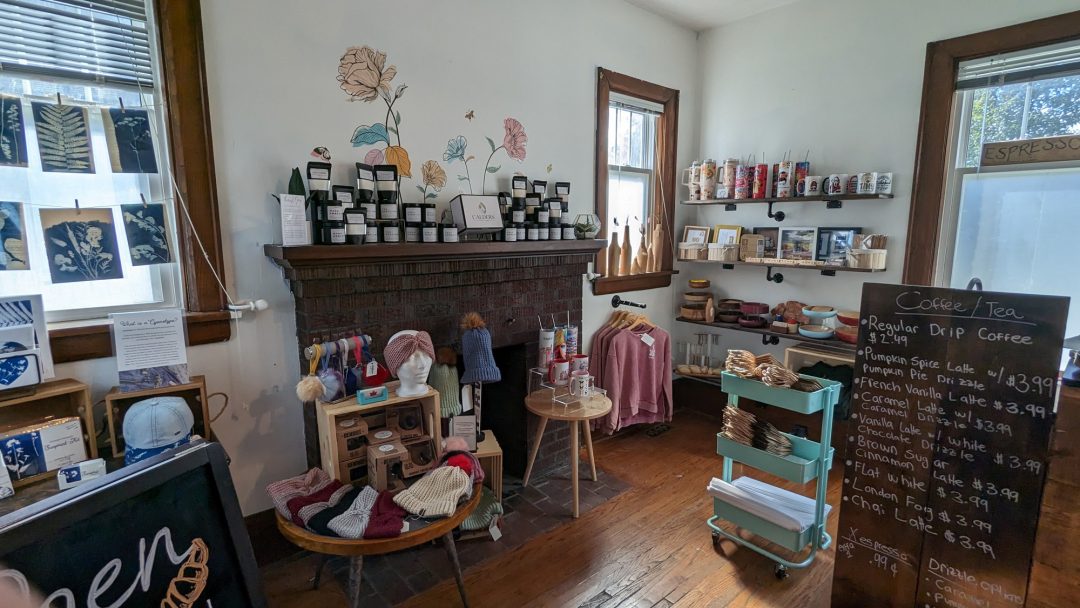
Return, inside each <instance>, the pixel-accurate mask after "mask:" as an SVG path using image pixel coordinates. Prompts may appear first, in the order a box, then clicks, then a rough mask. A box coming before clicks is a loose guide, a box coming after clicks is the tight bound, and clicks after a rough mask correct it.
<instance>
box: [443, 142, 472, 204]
mask: <svg viewBox="0 0 1080 608" xmlns="http://www.w3.org/2000/svg"><path fill="white" fill-rule="evenodd" d="M468 146H469V141H468V140H467V139H465V136H464V135H458V136H457V137H453V138H451V139H450V141H448V142H446V151H445V152H443V156H442V158H443V160H444V161H446V162H448V163H452V162H454V161H456V160H460V161H461V163H462V164H463V165H465V175H458V181H459V182H466V183H468V184H469V194H472V191H473V189H472V176H471V175H470V174H469V161H470V160H473V159H475V158H476V157H475V156H473V155H471V154H470V155H469V156H465V149H466V148H467V147H468Z"/></svg>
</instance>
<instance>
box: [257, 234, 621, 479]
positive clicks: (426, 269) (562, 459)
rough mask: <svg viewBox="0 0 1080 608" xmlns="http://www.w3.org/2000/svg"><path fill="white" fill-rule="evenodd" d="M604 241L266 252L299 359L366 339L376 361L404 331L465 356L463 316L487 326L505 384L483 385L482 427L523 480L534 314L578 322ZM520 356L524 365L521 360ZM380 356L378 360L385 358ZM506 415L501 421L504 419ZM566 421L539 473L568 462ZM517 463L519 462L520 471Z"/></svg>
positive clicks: (312, 456)
mask: <svg viewBox="0 0 1080 608" xmlns="http://www.w3.org/2000/svg"><path fill="white" fill-rule="evenodd" d="M601 246H602V241H593V240H589V241H565V242H560V241H544V242H527V243H497V242H496V243H455V244H422V245H421V244H411V243H403V244H382V245H347V246H306V247H288V248H285V247H281V246H278V245H267V246H266V247H265V252H266V254H267V256H269V257H270V258H272V259H273V260H274V261H275V262H276V263H277V264H278V265H280V266H281V267H282V269H283V272H284V275H285V278H286V279H288V281H289V284H290V287H291V289H292V293H293V296H294V302H295V306H296V333H297V342H298V344H297V356H298V357H299V358H300V362H301V366H300V369H306V368H307V362H306V360H305V359H304V358H303V348H304V347H306V346H308V345H310V344H311V343H313V342H321V341H327V340H335V339H338V338H342V337H347V336H352V335H356V334H357V333H358V332H362V333H366V334H368V335H370V336H371V338H372V348H373V351H374V352H375V355H376V356H377V357H380V354H381V351H382V348H383V347H384V346H385V345H386V341H387V339H389V338H390V336H392V335H393V334H394V333H396V332H398V331H400V330H402V329H421V330H425V331H427V332H428V333H429V334H431V338H432V341H433V342H434V344H435V346H436V348H438V347H440V346H455V347H456V349H457V350H459V352H460V348H457V347H458V346H459V341H460V329H459V328H458V323H459V320H460V319H461V316H462V315H463V314H464V313H466V312H470V311H476V312H479V313H480V314H481V315H482V316H483V317H484V319H485V320H486V321H487V326H488V329H489V330H490V332H491V338H492V346H493V347H494V349H495V353H496V357H497V360H498V361H499V362H500V365H501V366H503V367H505V369H504V373H503V381H502V382H501V383H498V384H493V385H486V386H485V388H484V391H485V393H484V408H483V412H482V415H483V420H484V427H485V428H498V429H499V430H498V432H497V433H496V436H497V437H498V439H499V441H500V443H501V444H502V445H503V450H504V453H505V459H506V462H505V464H506V472H507V473H508V474H510V475H516V476H520V475H521V474H522V472H523V470H524V457H525V454H527V450H528V449H529V448H531V446H532V442H533V440H534V437H533V435H534V433H535V428H536V424H537V421H536V419H535V417H534V416H532V415H531V414H530V415H528V416H527V417H526V416H525V415H524V411H525V405H524V402H523V400H522V399H521V398H522V397H523V396H524V394H525V392H526V390H527V388H526V385H527V377H526V376H527V374H525V373H522V372H523V370H527V369H528V368H529V367H531V366H533V365H535V358H536V350H537V349H536V340H537V329H538V328H537V315H542V316H543V318H544V319H545V323H546V324H549V325H550V323H551V321H550V318H549V317H548V315H551V314H555V315H556V317H557V318H559V319H565V318H566V314H567V312H569V315H570V319H571V321H572V322H574V323H575V324H578V325H579V326H580V323H581V304H582V298H581V275H582V274H584V273H585V272H586V270H587V267H588V263H589V262H590V261H592V259H593V256H594V254H595V252H596V251H597V250H598V249H599V248H600V247H601ZM522 357H524V361H521V359H522ZM380 359H381V357H380ZM500 416H502V417H504V418H506V419H505V420H503V419H499V418H498V417H500ZM565 426H566V425H565V424H559V425H556V424H549V425H548V428H547V430H546V432H545V435H544V436H545V440H544V441H543V442H542V443H541V452H540V454H539V455H538V457H537V462H536V466H535V473H534V475H543V474H544V473H546V472H550V471H552V470H554V469H557V468H560V467H561V466H564V465H565V464H566V463H568V462H569V447H568V443H569V442H568V441H566V438H567V434H568V431H567V429H566V428H565ZM304 437H305V444H306V447H307V458H308V463H309V465H310V466H315V465H316V464H317V463H318V462H319V453H318V450H319V447H318V437H317V430H316V422H315V415H314V410H313V408H305V409H304ZM517 463H520V469H521V470H516V469H518V468H519V467H518V465H517Z"/></svg>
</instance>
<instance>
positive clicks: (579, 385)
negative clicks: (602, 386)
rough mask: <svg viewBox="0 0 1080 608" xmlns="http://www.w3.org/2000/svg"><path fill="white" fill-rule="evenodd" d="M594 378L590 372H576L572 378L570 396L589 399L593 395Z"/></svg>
mask: <svg viewBox="0 0 1080 608" xmlns="http://www.w3.org/2000/svg"><path fill="white" fill-rule="evenodd" d="M592 388H593V377H592V376H590V375H589V372H584V373H583V372H574V374H573V375H572V376H570V394H571V395H574V396H575V397H582V398H584V397H589V396H591V395H592Z"/></svg>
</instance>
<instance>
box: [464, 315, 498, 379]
mask: <svg viewBox="0 0 1080 608" xmlns="http://www.w3.org/2000/svg"><path fill="white" fill-rule="evenodd" d="M461 328H462V329H463V330H464V331H463V333H462V335H461V350H462V353H463V355H464V357H465V373H464V374H462V375H461V382H462V383H464V384H472V383H474V382H489V383H490V382H498V381H500V380H502V373H501V372H500V371H499V368H498V367H497V366H496V365H495V355H494V354H493V353H492V352H491V333H490V332H488V330H487V328H486V327H485V326H484V319H483V318H482V317H481V316H480V315H479V314H477V313H475V312H470V313H468V314H466V315H465V316H464V317H463V318H462V319H461Z"/></svg>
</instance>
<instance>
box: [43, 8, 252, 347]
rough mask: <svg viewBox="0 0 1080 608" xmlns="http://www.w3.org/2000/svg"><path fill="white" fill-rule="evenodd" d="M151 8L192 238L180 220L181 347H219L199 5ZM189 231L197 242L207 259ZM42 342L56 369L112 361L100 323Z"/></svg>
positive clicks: (223, 316) (222, 322)
mask: <svg viewBox="0 0 1080 608" xmlns="http://www.w3.org/2000/svg"><path fill="white" fill-rule="evenodd" d="M152 4H153V7H154V18H155V20H156V22H157V32H158V42H159V44H160V49H161V70H162V91H161V98H162V100H163V102H164V104H165V107H166V109H167V110H166V116H167V119H168V125H167V127H168V140H169V154H170V158H171V161H172V172H173V176H174V177H175V179H176V185H177V186H178V189H179V195H180V196H182V197H183V199H184V201H185V202H186V203H187V207H188V212H189V213H190V215H191V224H194V231H193V228H192V226H191V225H190V224H189V223H188V222H187V221H186V220H181V221H178V222H177V230H176V232H177V237H178V238H177V251H178V254H179V258H180V273H181V276H182V277H183V283H184V304H185V309H186V311H185V315H184V317H185V322H186V325H187V340H188V344H189V345H192V344H207V343H210V342H223V341H225V340H228V339H229V338H230V337H231V336H232V329H231V327H230V325H229V320H230V314H229V311H228V309H227V308H226V301H225V294H223V293H222V292H221V288H220V287H218V284H217V281H216V280H215V278H214V274H213V272H214V271H216V272H217V274H218V276H221V277H224V276H225V273H224V263H223V261H222V244H221V224H220V221H219V219H218V203H217V184H216V181H215V177H214V149H213V143H212V141H211V137H210V105H209V102H208V98H207V95H206V61H205V56H204V54H203V32H202V11H201V6H200V2H199V0H153V2H152ZM176 215H177V217H180V218H183V215H184V214H183V212H182V211H178V212H177V214H176ZM195 231H197V232H198V235H199V237H201V238H202V245H203V246H204V247H205V248H206V257H203V253H202V250H201V249H200V247H199V243H198V240H197V237H196V236H195ZM207 258H209V259H207ZM211 264H212V265H213V269H211V266H210V265H211ZM49 342H50V345H51V347H52V356H53V360H54V361H55V362H56V363H67V362H71V361H81V360H85V359H98V358H102V357H111V356H112V355H113V351H112V336H111V331H110V326H109V324H107V323H95V324H91V325H80V326H75V327H64V328H59V329H53V330H51V331H49Z"/></svg>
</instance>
